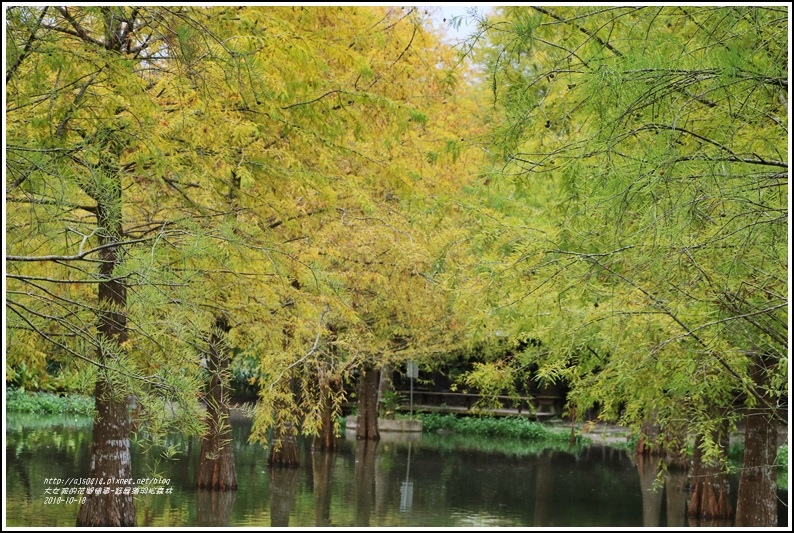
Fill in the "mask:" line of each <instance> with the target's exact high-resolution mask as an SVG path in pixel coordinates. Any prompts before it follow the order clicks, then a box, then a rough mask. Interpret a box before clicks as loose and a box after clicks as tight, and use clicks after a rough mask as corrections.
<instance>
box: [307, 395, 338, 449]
mask: <svg viewBox="0 0 794 533" xmlns="http://www.w3.org/2000/svg"><path fill="white" fill-rule="evenodd" d="M322 402H323V405H322V410H321V412H320V434H319V435H317V436H316V437H314V439H313V441H312V448H314V449H315V450H327V451H333V450H335V449H336V440H337V439H336V430H335V429H334V415H335V414H336V413H334V407H333V403H332V402H331V399H330V397H328V396H326V397H325V398H323V399H322Z"/></svg>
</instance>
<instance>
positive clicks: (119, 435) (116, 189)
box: [77, 143, 136, 527]
mask: <svg viewBox="0 0 794 533" xmlns="http://www.w3.org/2000/svg"><path fill="white" fill-rule="evenodd" d="M120 150H121V147H120V146H118V143H110V144H109V145H108V146H107V150H106V151H105V153H104V154H103V157H102V158H101V161H100V165H99V167H100V168H101V171H102V172H104V174H105V177H106V180H105V182H104V183H101V184H100V185H98V186H97V190H95V191H91V192H92V197H94V199H95V200H96V202H97V207H96V217H97V225H98V227H99V228H102V231H101V233H100V243H101V244H102V245H112V244H116V243H118V242H120V240H121V235H122V219H121V178H120V177H119V176H118V173H117V169H116V168H114V164H113V163H114V161H116V162H117V160H118V153H120ZM99 260H100V263H99V265H100V266H99V279H100V283H99V288H98V290H97V306H98V311H97V336H98V338H99V341H100V345H99V347H98V349H97V356H96V357H97V361H98V362H99V363H100V364H103V365H104V364H107V363H110V362H111V361H112V359H113V358H115V357H118V346H120V345H121V344H123V343H124V342H126V341H127V338H128V333H127V315H126V312H127V286H126V285H125V283H124V279H123V278H118V277H116V276H115V275H114V271H115V268H116V266H117V265H118V264H119V263H121V256H120V249H119V248H118V247H117V246H107V247H104V248H102V249H101V250H100V251H99ZM114 352H115V353H114ZM94 396H95V400H96V404H95V405H96V414H95V415H94V429H93V437H92V439H93V442H92V447H91V468H90V470H89V473H88V477H89V478H93V479H97V480H102V482H104V483H107V482H109V481H111V480H113V479H130V478H131V477H132V460H131V458H130V416H129V410H128V405H127V397H126V395H125V394H122V393H120V391H118V390H116V388H115V387H114V386H113V384H112V382H111V376H109V375H107V374H105V373H104V372H103V371H100V373H99V377H98V379H97V383H96V389H95V394H94ZM83 502H84V503H82V504H81V505H80V511H79V512H78V514H77V526H103V527H108V526H130V527H134V526H135V525H136V518H135V506H134V504H133V499H132V494H124V493H123V491H122V492H121V493H120V494H117V493H116V491H115V490H112V489H111V490H109V491H108V492H107V493H106V492H105V491H104V490H102V491H98V490H94V491H93V492H92V493H91V494H86V496H85V500H83Z"/></svg>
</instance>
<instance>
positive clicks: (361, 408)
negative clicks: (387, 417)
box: [356, 366, 380, 440]
mask: <svg viewBox="0 0 794 533" xmlns="http://www.w3.org/2000/svg"><path fill="white" fill-rule="evenodd" d="M378 381H379V377H378V370H377V369H376V368H373V367H371V366H365V367H364V368H363V369H362V374H361V377H360V378H359V382H358V420H357V424H358V427H357V428H356V438H357V439H367V440H378V439H380V433H379V432H378Z"/></svg>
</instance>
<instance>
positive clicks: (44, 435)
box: [6, 413, 93, 456]
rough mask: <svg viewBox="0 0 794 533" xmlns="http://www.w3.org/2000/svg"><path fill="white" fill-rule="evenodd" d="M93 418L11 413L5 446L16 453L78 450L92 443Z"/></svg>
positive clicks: (7, 421) (72, 451)
mask: <svg viewBox="0 0 794 533" xmlns="http://www.w3.org/2000/svg"><path fill="white" fill-rule="evenodd" d="M92 424H93V418H91V417H89V416H84V415H75V416H70V417H68V418H67V417H64V416H63V414H59V415H57V416H54V415H41V414H32V413H31V414H16V413H15V414H13V415H12V416H7V417H6V448H7V449H10V450H14V454H15V456H19V455H20V454H23V453H25V454H35V453H37V451H39V450H41V449H43V448H45V447H46V448H48V449H50V450H52V451H53V452H55V451H58V452H65V453H69V454H72V453H77V452H79V451H80V450H81V449H87V448H89V447H90V446H91V431H90V430H91V427H92Z"/></svg>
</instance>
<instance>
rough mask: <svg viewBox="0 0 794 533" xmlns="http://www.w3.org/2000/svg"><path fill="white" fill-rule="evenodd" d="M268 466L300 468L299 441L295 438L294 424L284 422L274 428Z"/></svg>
mask: <svg viewBox="0 0 794 533" xmlns="http://www.w3.org/2000/svg"><path fill="white" fill-rule="evenodd" d="M267 464H269V465H270V466H289V467H297V466H300V455H299V453H298V439H297V437H296V436H295V431H294V426H293V425H292V422H282V423H280V424H277V425H276V427H274V428H273V437H272V439H271V443H270V455H269V457H268V460H267Z"/></svg>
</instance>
